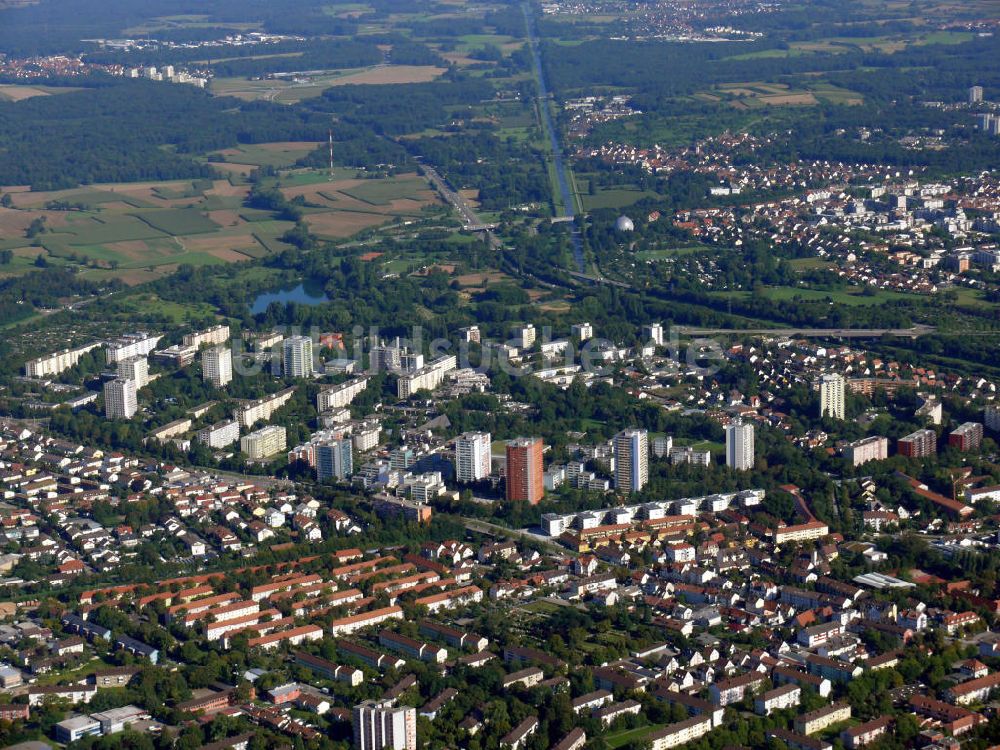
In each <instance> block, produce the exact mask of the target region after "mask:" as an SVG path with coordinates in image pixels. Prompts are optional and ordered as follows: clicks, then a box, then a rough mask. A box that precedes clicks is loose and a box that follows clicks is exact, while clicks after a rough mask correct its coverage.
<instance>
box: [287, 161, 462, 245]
mask: <svg viewBox="0 0 1000 750" xmlns="http://www.w3.org/2000/svg"><path fill="white" fill-rule="evenodd" d="M346 171H347V170H338V171H337V173H335V174H334V175H333V179H332V180H331V179H330V177H329V175H327V174H326V173H325V172H305V173H302V174H301V177H300V179H292V180H282V182H281V184H280V187H279V189H280V190H281V192H282V194H283V195H284V196H285V197H286V198H288V199H289V200H291V199H293V198H299V197H301V198H302V199H303V200H304V201H305V204H306V206H307V207H308V208H307V209H306V215H305V217H304V221H305V222H306V223H307V224H308V225H309V228H310V230H311V231H312V232H313V233H314V234H316V235H317V236H319V237H321V238H323V239H331V240H335V239H342V238H344V237H350V236H351V235H353V234H356V233H358V232H360V231H362V230H365V229H370V228H372V227H376V226H379V225H382V224H386V223H388V222H393V221H407V220H416V219H421V218H424V217H425V216H426V209H427V208H428V207H430V206H443V204H442V203H441V201H440V199H439V198H438V196H437V194H436V193H434V191H433V190H431V188H430V186H429V185H428V184H427V182H426V180H424V179H423V178H422V177H418V176H417V175H416V174H415V173H412V172H411V173H407V174H400V175H396V176H393V177H388V178H379V179H359V178H357V177H351V178H344V177H343V174H344V172H346ZM296 176H299V175H296Z"/></svg>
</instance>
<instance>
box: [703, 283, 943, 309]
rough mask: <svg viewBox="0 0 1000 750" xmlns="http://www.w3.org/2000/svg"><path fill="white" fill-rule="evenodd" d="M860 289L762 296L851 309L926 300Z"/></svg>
mask: <svg viewBox="0 0 1000 750" xmlns="http://www.w3.org/2000/svg"><path fill="white" fill-rule="evenodd" d="M863 291H864V290H862V289H861V288H860V287H851V288H850V289H849V290H835V291H825V290H822V289H803V288H800V287H787V286H782V287H766V288H765V289H764V290H763V294H764V296H766V297H767V298H768V299H773V300H792V299H796V298H798V299H802V300H805V301H809V302H816V301H822V300H830V301H831V302H835V303H837V304H842V305H848V306H851V307H869V306H871V305H881V304H884V303H886V302H900V301H907V300H910V301H913V300H921V299H926V298H925V297H924V296H923V295H919V294H906V293H904V292H892V291H885V290H881V289H880V290H878V291H877V292H876V293H875V294H874V295H872V296H867V295H865V294H863ZM712 294H713V295H715V296H719V297H747V296H749V295H750V292H712Z"/></svg>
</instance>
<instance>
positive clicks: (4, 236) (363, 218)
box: [0, 142, 443, 284]
mask: <svg viewBox="0 0 1000 750" xmlns="http://www.w3.org/2000/svg"><path fill="white" fill-rule="evenodd" d="M317 145H319V144H317V143H314V142H280V143H263V144H254V145H244V146H240V147H238V148H232V149H226V150H225V151H221V152H218V153H215V154H212V155H210V157H209V159H210V161H209V163H210V164H212V166H214V167H216V168H219V169H220V171H228V172H229V178H228V179H218V180H193V181H192V180H174V181H166V182H147V183H122V184H103V185H90V186H86V187H81V188H75V189H70V190H59V191H49V192H33V191H30V190H28V189H27V188H25V187H18V186H13V187H5V188H2V191H3V193H5V194H6V193H9V194H10V196H11V201H12V207H11V208H0V250H11V251H12V252H13V257H12V259H11V262H10V263H7V264H5V265H3V266H0V278H2V277H6V276H13V275H20V274H22V273H26V272H28V271H31V270H32V269H34V268H35V267H36V264H37V263H40V262H41V261H39V260H38V259H39V257H42V258H43V259H44V261H45V262H47V263H50V264H54V265H66V266H75V267H79V268H80V269H81V271H80V272H81V274H82V275H83V277H84V278H90V279H93V280H100V279H105V278H118V279H121V280H122V281H124V282H125V283H127V284H140V283H143V282H146V281H151V280H154V279H156V278H160V277H162V276H164V275H167V274H170V273H173V272H174V271H176V270H177V268H178V267H179V266H180V265H182V264H185V265H191V266H195V267H198V266H206V265H215V264H220V263H238V262H241V261H247V260H251V259H256V258H262V257H264V256H266V255H269V254H272V253H278V252H282V251H283V250H285V249H287V248H288V247H289V245H287V244H286V243H284V242H282V241H281V237H282V236H283V235H284V234H285V233H286V232H287V231H288V230H289V229H291V228H292V227H293V223H292V222H290V221H281V220H277V219H275V218H274V215H273V214H272V213H271V212H269V211H260V210H256V209H251V208H247V207H246V206H245V201H246V198H247V195H248V194H249V190H250V187H249V185H248V184H244V182H245V181H244V180H243V177H242V176H241V173H240V172H238V171H236V170H243V172H244V173H249V171H251V170H253V169H256V168H257V167H260V166H271V167H274V168H276V169H278V170H284V168H286V167H289V166H291V165H293V164H294V163H295V162H296V161H298V160H299V159H300V158H302V157H303V156H305V155H306V154H308V153H310V152H311V151H313V150H314V149H315V148H316V146H317ZM223 159H224V160H225V161H221V160H223ZM227 167H228V168H235V169H226V170H224V169H223V168H227ZM278 186H279V189H280V190H281V191H282V193H284V195H285V197H287V198H289V199H292V198H296V197H299V196H301V197H302V200H303V201H305V207H304V209H303V213H304V221H305V222H306V223H307V224H308V225H309V228H310V230H311V231H312V232H314V233H315V234H316V235H318V236H319V237H321V238H324V239H330V240H337V239H342V238H345V237H350V236H351V235H354V234H356V233H358V232H360V231H363V230H366V229H371V228H373V227H377V226H380V225H383V224H392V223H396V222H400V221H404V222H405V221H410V220H416V219H421V218H425V217H426V209H427V207H429V206H443V204H442V203H441V202H440V200H439V198H438V197H437V195H436V194H435V193H434V192H433V191H432V190H431V188H430V186H429V185H428V184H427V182H426V180H424V179H423V178H422V177H419V176H418V175H416V174H415V173H412V172H411V173H407V174H401V175H396V176H393V177H388V178H381V179H361V178H359V177H358V173H357V172H356V170H348V169H339V168H338V169H336V170H335V171H334V173H333V174H332V175H331V174H329V173H328V172H327V171H326V170H322V171H319V170H311V169H295V170H291V171H281V172H280V177H279V182H278ZM37 220H41V222H42V226H43V227H44V228H43V230H42V231H40V232H38V231H31V230H30V228H31V227H32V225H33V223H34V222H36V221H37ZM29 234H31V235H32V236H30V237H29V236H28V235H29Z"/></svg>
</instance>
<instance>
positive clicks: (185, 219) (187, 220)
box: [136, 208, 219, 237]
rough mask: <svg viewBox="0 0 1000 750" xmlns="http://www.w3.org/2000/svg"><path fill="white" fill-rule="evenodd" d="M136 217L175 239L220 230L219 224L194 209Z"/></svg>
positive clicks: (157, 212) (150, 212)
mask: <svg viewBox="0 0 1000 750" xmlns="http://www.w3.org/2000/svg"><path fill="white" fill-rule="evenodd" d="M136 216H138V217H139V218H140V219H142V220H143V221H144V222H146V223H147V224H149V226H151V227H153V228H154V229H158V230H160V231H161V232H165V233H167V234H170V235H173V236H174V237H177V236H181V235H189V234H204V233H205V232H214V231H215V230H216V229H218V228H219V225H218V224H216V223H215V222H214V221H212V220H211V219H209V218H208V217H207V216H205V215H204V214H202V213H201V212H200V211H198V210H196V209H193V208H178V209H172V210H169V209H168V210H161V211H149V212H144V213H140V214H136Z"/></svg>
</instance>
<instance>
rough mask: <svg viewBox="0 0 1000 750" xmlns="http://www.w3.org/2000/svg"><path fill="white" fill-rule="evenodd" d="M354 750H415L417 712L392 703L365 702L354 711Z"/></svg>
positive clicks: (385, 701)
mask: <svg viewBox="0 0 1000 750" xmlns="http://www.w3.org/2000/svg"><path fill="white" fill-rule="evenodd" d="M354 748H355V750H386V749H387V748H388V750H416V748H417V710H416V709H415V708H410V707H408V706H398V707H394V706H393V701H392V700H382V701H371V700H369V701H365V702H364V703H362V704H360V705H358V706H355V707H354Z"/></svg>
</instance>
